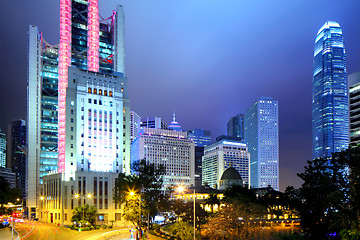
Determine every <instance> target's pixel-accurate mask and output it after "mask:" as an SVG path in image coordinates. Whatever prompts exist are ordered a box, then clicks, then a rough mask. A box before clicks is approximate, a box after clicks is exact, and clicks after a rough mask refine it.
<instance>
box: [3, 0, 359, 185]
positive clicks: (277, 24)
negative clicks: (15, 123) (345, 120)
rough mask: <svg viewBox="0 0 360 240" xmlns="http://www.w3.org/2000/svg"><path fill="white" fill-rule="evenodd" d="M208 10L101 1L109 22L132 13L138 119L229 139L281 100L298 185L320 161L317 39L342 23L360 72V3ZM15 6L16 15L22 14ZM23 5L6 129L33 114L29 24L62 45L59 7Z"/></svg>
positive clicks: (285, 141) (283, 157) (13, 28)
mask: <svg viewBox="0 0 360 240" xmlns="http://www.w3.org/2000/svg"><path fill="white" fill-rule="evenodd" d="M332 2H333V3H335V1H332ZM139 3H141V4H139ZM206 3H207V4H205V1H199V2H196V3H194V2H190V1H184V2H182V3H176V4H174V3H173V4H170V3H166V2H164V1H155V2H151V3H149V2H145V1H132V2H129V3H128V2H125V1H118V2H115V3H114V2H110V1H107V0H101V1H100V9H101V14H104V13H105V14H107V13H109V12H111V10H112V9H113V8H114V5H115V4H122V5H123V6H124V11H125V15H126V21H125V23H126V25H125V36H126V38H125V45H126V58H125V64H126V65H127V66H126V69H127V71H126V72H127V75H128V78H129V91H130V93H129V97H130V100H131V102H130V105H131V110H133V111H135V112H137V113H138V114H139V115H141V116H161V117H164V118H165V119H166V121H167V122H168V123H170V122H171V121H170V120H171V118H172V112H173V110H174V109H175V111H176V114H177V115H176V116H177V121H178V122H179V124H180V125H181V126H182V127H183V129H194V128H203V129H208V130H210V131H211V132H212V137H213V138H216V137H217V136H219V135H222V134H225V133H226V123H227V121H228V119H229V118H230V117H231V116H233V115H236V114H238V113H241V112H244V111H245V110H246V109H247V108H248V107H249V106H250V105H251V104H252V103H253V102H254V101H255V100H256V99H258V98H259V97H261V96H270V97H273V98H275V99H277V100H279V118H280V119H279V122H280V123H279V127H280V189H281V190H283V189H284V188H285V187H286V186H287V185H295V186H299V183H300V179H298V177H297V176H296V173H297V172H301V171H303V166H304V165H305V163H306V160H310V159H311V82H312V54H313V44H314V39H315V37H316V33H317V31H318V29H319V28H320V27H321V26H322V25H323V23H324V22H326V21H327V20H335V21H337V22H339V23H340V25H341V27H342V29H343V36H344V41H345V46H346V49H347V63H348V64H347V67H348V73H349V74H351V73H353V72H357V71H359V68H360V67H359V66H358V64H357V62H359V58H360V54H359V53H360V48H359V46H356V45H357V41H356V39H357V38H358V34H359V33H356V29H355V28H354V26H353V24H352V23H353V22H356V21H357V20H359V17H358V16H356V12H355V11H354V9H356V7H357V6H359V3H357V2H355V1H349V2H346V3H342V4H341V5H338V4H336V5H335V4H334V5H333V6H331V4H328V3H329V2H328V1H318V2H316V3H313V2H311V1H304V2H302V3H285V1H280V2H279V3H266V2H265V1H256V2H252V3H239V2H235V1H228V2H226V3H225V4H221V5H220V4H217V3H215V2H206ZM324 3H327V5H325V6H324V5H323V4H324ZM13 4H14V3H9V5H8V7H10V9H11V8H12V7H13V9H15V5H13ZM18 4H20V5H22V6H23V8H21V9H19V11H20V12H19V13H18V14H19V15H20V16H21V17H19V18H17V19H15V20H14V22H13V23H12V24H11V25H10V24H9V25H7V26H3V28H4V31H2V32H4V33H5V32H7V33H9V34H8V36H7V37H6V38H4V43H5V44H3V47H2V54H1V55H2V57H1V61H2V64H1V65H2V71H1V76H0V78H1V81H0V82H1V87H2V88H3V89H7V91H5V92H4V94H2V96H1V99H0V100H1V102H2V104H1V106H0V107H1V109H0V110H1V112H2V113H4V112H5V113H6V114H2V116H3V117H2V118H1V122H0V128H2V129H3V130H5V129H6V126H7V125H8V124H9V122H10V120H11V119H15V118H25V114H26V110H25V109H26V97H25V96H26V94H25V93H26V47H27V46H26V31H27V28H28V25H29V24H34V25H37V26H38V27H39V29H40V30H41V31H42V32H43V33H44V37H45V39H46V40H47V41H48V42H49V43H51V44H57V43H58V42H57V39H58V36H59V27H58V26H59V20H58V19H59V16H58V8H59V3H58V2H56V1H55V2H50V1H49V2H45V3H43V2H40V1H32V2H31V3H28V2H26V1H20V2H17V3H16V6H18ZM309 7H311V8H309ZM320 7H322V12H319V10H318V9H320ZM42 8H44V9H47V10H48V11H42V10H41V9H42ZM295 9H296V10H295ZM25 10H26V11H25ZM215 10H216V11H215ZM271 10H273V11H271ZM184 11H186V14H185V15H186V17H185V15H184ZM11 12H13V11H11V10H9V11H7V9H6V8H5V9H4V15H3V16H2V17H3V18H4V19H5V18H7V19H9V18H10V15H8V14H10V13H11ZM214 13H216V14H214ZM304 16H306V20H305V19H304ZM104 17H107V15H105V16H104ZM284 20H286V21H284ZM4 22H5V20H4ZM284 22H285V23H284ZM264 23H266V24H264ZM266 36H269V37H266ZM4 46H7V47H6V49H5V48H4ZM249 52H250V53H249ZM274 56H275V57H274ZM294 56H296V57H294ZM14 62H16V64H14ZM9 63H11V64H9ZM12 65H16V66H17V68H16V69H15V68H14V67H13V66H12ZM8 79H9V80H8ZM259 86H262V87H259ZM201 89H203V90H202V91H201ZM184 96H185V98H184ZM214 96H216V97H214ZM9 103H11V104H9ZM290 103H291V104H290ZM8 106H10V108H11V109H10V108H9V107H8Z"/></svg>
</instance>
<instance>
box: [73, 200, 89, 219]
mask: <svg viewBox="0 0 360 240" xmlns="http://www.w3.org/2000/svg"><path fill="white" fill-rule="evenodd" d="M74 197H75V198H76V199H78V198H79V199H80V200H81V199H85V197H86V198H88V199H90V198H91V197H92V196H91V194H87V195H86V196H81V195H80V194H75V196H74ZM81 205H83V204H82V202H81ZM89 206H90V205H89ZM82 210H83V211H82V212H83V217H82V220H84V221H85V206H83V207H82Z"/></svg>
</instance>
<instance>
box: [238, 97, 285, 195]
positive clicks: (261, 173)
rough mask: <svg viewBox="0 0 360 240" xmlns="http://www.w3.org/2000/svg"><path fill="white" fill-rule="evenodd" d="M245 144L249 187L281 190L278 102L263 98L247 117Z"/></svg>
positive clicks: (252, 107) (255, 104)
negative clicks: (248, 156)
mask: <svg viewBox="0 0 360 240" xmlns="http://www.w3.org/2000/svg"><path fill="white" fill-rule="evenodd" d="M244 137H245V142H246V144H247V146H248V148H249V152H250V179H251V181H250V186H251V187H254V188H263V187H268V186H269V185H270V186H271V187H272V188H274V189H276V190H278V189H279V119H278V101H276V100H274V99H272V98H269V97H261V98H260V99H259V100H258V101H257V102H255V103H254V104H253V105H252V106H251V107H250V108H249V109H248V110H247V111H246V113H245V131H244Z"/></svg>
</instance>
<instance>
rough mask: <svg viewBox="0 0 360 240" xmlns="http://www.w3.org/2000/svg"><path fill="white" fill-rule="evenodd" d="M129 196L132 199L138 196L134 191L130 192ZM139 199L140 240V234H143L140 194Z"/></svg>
mask: <svg viewBox="0 0 360 240" xmlns="http://www.w3.org/2000/svg"><path fill="white" fill-rule="evenodd" d="M129 195H130V196H131V197H134V196H135V195H136V194H135V192H134V191H130V192H129ZM138 199H139V234H138V238H140V233H141V196H140V194H139V197H138Z"/></svg>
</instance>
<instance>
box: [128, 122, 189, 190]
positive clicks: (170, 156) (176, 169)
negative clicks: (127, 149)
mask: <svg viewBox="0 0 360 240" xmlns="http://www.w3.org/2000/svg"><path fill="white" fill-rule="evenodd" d="M194 148H195V145H194V142H193V141H191V140H190V139H187V133H186V132H179V131H173V130H165V129H157V128H143V129H142V130H141V134H140V135H139V137H138V138H137V139H136V140H135V141H134V142H133V143H132V145H131V162H135V161H139V160H142V159H145V160H146V161H147V163H154V164H155V165H160V164H162V165H163V166H164V167H165V171H166V172H165V175H164V176H163V180H164V185H163V188H164V189H166V188H167V187H169V186H177V185H187V186H189V185H194V183H195V173H194V171H195V151H194Z"/></svg>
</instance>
